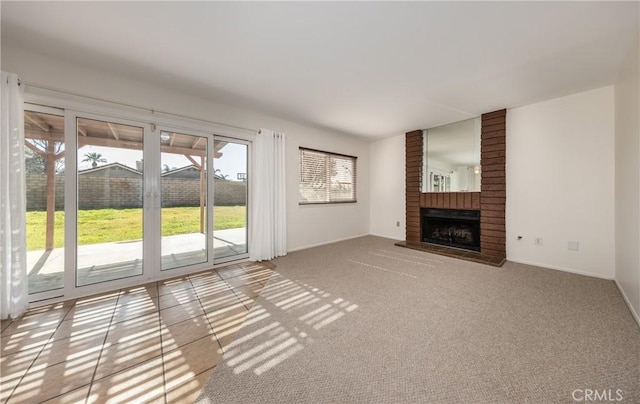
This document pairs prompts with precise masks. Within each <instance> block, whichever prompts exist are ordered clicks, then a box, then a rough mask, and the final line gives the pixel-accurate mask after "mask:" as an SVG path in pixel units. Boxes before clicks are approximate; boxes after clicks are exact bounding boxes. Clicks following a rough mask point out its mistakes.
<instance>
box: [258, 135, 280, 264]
mask: <svg viewBox="0 0 640 404" xmlns="http://www.w3.org/2000/svg"><path fill="white" fill-rule="evenodd" d="M253 155H254V169H253V173H254V174H253V181H252V184H253V185H252V196H251V203H252V212H253V214H252V215H251V226H252V232H251V240H250V241H249V259H251V260H252V261H263V260H270V259H272V258H275V257H279V256H282V255H286V254H287V217H286V193H285V188H286V187H285V157H286V156H285V135H284V133H278V132H274V131H272V130H268V129H261V130H260V131H259V132H258V134H257V136H256V141H255V142H254V144H253Z"/></svg>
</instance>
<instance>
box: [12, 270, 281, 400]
mask: <svg viewBox="0 0 640 404" xmlns="http://www.w3.org/2000/svg"><path fill="white" fill-rule="evenodd" d="M272 268H273V267H272V266H271V264H269V263H266V264H265V263H262V264H256V263H243V264H235V265H230V266H226V267H224V268H219V269H216V270H210V271H206V272H200V273H197V274H193V275H189V276H183V277H179V278H174V279H170V280H165V281H159V282H152V283H149V284H147V285H143V286H138V287H133V288H128V289H121V290H119V291H115V292H112V293H105V294H101V295H97V296H91V297H86V298H81V299H77V300H70V301H66V302H62V303H58V304H51V305H47V306H41V307H36V308H33V309H31V310H29V311H28V312H27V313H25V314H24V315H23V316H22V317H20V318H19V319H17V320H14V321H9V320H7V321H2V328H1V334H0V335H1V340H2V345H1V349H2V350H1V355H0V360H1V369H0V402H2V403H4V402H9V403H14V402H15V403H36V402H38V403H39V402H52V403H53V402H55V403H103V402H119V403H123V402H126V403H134V402H135V403H140V402H153V403H184V402H193V401H194V400H195V398H196V397H197V396H198V395H199V393H200V390H201V389H202V388H203V387H204V385H205V384H206V382H207V380H208V379H209V376H210V375H211V372H212V371H213V369H214V368H215V366H216V364H217V361H218V359H219V357H220V356H221V355H222V353H223V352H224V349H225V347H226V346H228V344H229V343H230V342H232V341H233V338H234V336H235V334H236V332H237V331H238V330H239V328H240V326H241V325H242V322H243V321H244V319H245V317H246V316H247V314H248V312H249V309H250V308H251V306H252V305H253V303H254V301H255V299H256V298H257V297H258V296H259V294H260V291H261V290H262V288H263V287H264V285H265V284H266V282H267V281H268V280H269V278H270V277H271V273H272Z"/></svg>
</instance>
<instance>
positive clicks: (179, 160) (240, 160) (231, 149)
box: [78, 143, 247, 181]
mask: <svg viewBox="0 0 640 404" xmlns="http://www.w3.org/2000/svg"><path fill="white" fill-rule="evenodd" d="M220 151H221V152H222V157H220V158H217V159H214V160H213V165H214V169H219V170H220V174H222V175H227V176H228V177H227V179H229V180H231V181H238V173H246V172H247V168H246V165H247V146H246V145H243V144H237V143H227V145H226V146H224V147H223V148H222V149H221V150H220ZM87 153H100V154H101V155H102V157H103V158H105V159H107V162H106V163H100V164H98V165H99V166H100V165H104V164H109V163H116V162H117V163H120V164H124V165H126V166H128V167H131V168H134V169H135V168H136V161H138V160H141V159H142V151H141V150H129V149H116V148H113V147H100V146H85V147H83V148H82V149H80V150H79V151H78V166H79V168H80V169H81V170H84V169H88V168H91V162H82V160H83V159H84V156H85V155H86V154H87ZM195 160H196V161H199V159H198V158H196V159H195ZM161 164H162V165H163V166H164V164H167V165H168V166H169V167H170V168H171V169H173V168H182V167H185V166H190V165H191V164H192V163H191V162H190V161H189V160H188V159H187V158H186V157H184V156H183V155H182V154H172V153H162V163H161Z"/></svg>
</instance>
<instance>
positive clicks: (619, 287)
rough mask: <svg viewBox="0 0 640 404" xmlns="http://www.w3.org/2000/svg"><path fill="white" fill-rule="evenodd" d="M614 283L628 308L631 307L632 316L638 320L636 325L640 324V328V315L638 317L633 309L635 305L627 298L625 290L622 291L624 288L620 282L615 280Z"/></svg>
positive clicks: (639, 325)
mask: <svg viewBox="0 0 640 404" xmlns="http://www.w3.org/2000/svg"><path fill="white" fill-rule="evenodd" d="M613 281H614V282H615V283H616V286H617V287H618V290H619V291H620V294H621V295H622V298H623V299H624V302H625V303H626V304H627V307H629V311H630V312H631V316H632V317H633V318H634V319H635V320H636V323H638V327H640V315H638V313H637V312H636V310H635V309H634V308H633V305H632V304H631V300H629V298H628V297H627V294H626V293H624V289H622V286H621V285H620V283H619V282H618V280H617V279H614V280H613Z"/></svg>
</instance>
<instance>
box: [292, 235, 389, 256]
mask: <svg viewBox="0 0 640 404" xmlns="http://www.w3.org/2000/svg"><path fill="white" fill-rule="evenodd" d="M368 235H370V233H362V234H359V235H357V236H349V237H344V238H339V239H336V240H331V241H323V242H321V243H316V244H309V245H306V246H302V247H296V248H293V249H291V250H287V254H288V253H292V252H295V251H300V250H306V249H308V248H314V247H321V246H323V245H328V244H334V243H339V242H341V241H347V240H353V239H354V238H360V237H365V236H368ZM387 238H388V237H387Z"/></svg>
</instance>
